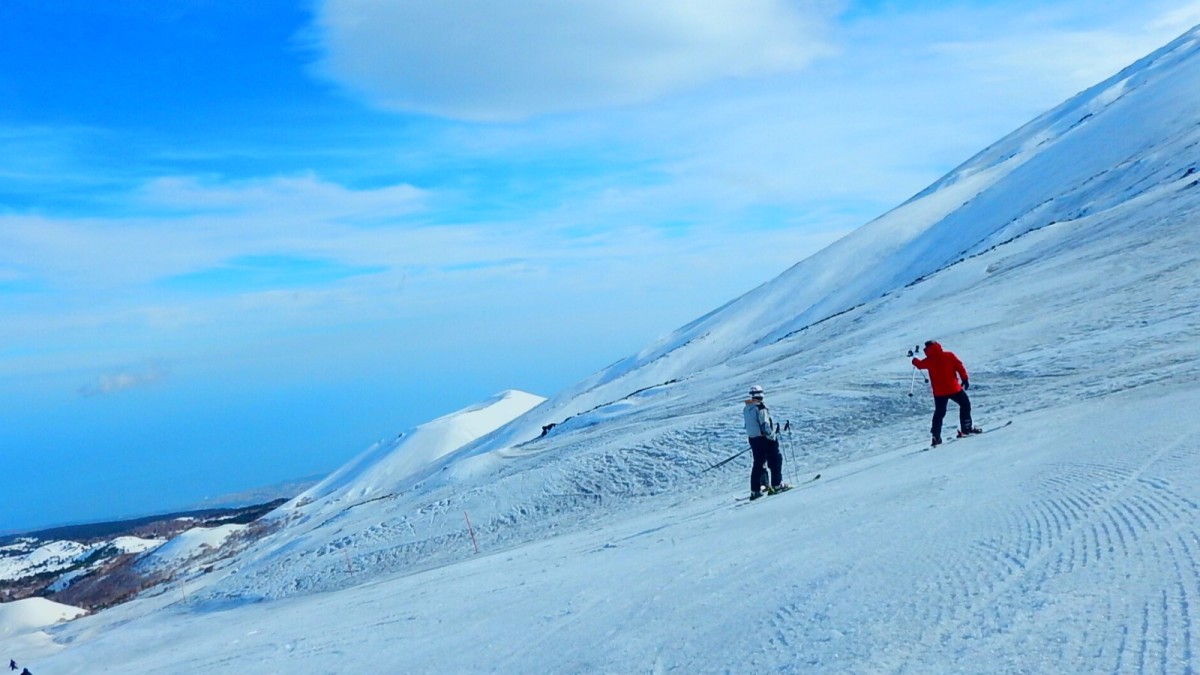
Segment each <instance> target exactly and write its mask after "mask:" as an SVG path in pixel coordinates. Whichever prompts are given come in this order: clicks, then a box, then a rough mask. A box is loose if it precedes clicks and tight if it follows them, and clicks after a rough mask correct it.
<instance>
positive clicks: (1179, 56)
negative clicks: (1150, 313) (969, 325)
mask: <svg viewBox="0 0 1200 675" xmlns="http://www.w3.org/2000/svg"><path fill="white" fill-rule="evenodd" d="M1198 51H1200V35H1198V34H1197V33H1196V32H1195V31H1192V32H1189V33H1188V34H1186V35H1184V36H1182V37H1180V38H1179V39H1178V40H1176V41H1174V42H1172V43H1171V44H1169V45H1167V46H1165V47H1163V48H1162V49H1160V50H1158V51H1157V52H1155V53H1154V54H1151V55H1149V56H1148V57H1146V58H1145V59H1143V60H1142V61H1139V62H1138V63H1136V64H1134V65H1132V66H1130V67H1129V68H1127V69H1125V70H1124V71H1122V72H1120V73H1118V74H1117V75H1115V76H1113V77H1112V78H1110V79H1108V80H1106V81H1104V82H1102V83H1100V84H1098V85H1096V86H1095V87H1092V88H1091V89H1089V90H1087V91H1085V92H1083V93H1081V94H1079V95H1078V96H1076V97H1074V98H1073V99H1071V100H1070V101H1068V102H1066V103H1065V104H1063V105H1062V106H1060V107H1058V108H1056V109H1055V110H1053V111H1051V112H1049V113H1047V114H1045V115H1043V116H1041V117H1040V118H1038V119H1037V120H1034V121H1033V122H1031V123H1030V124H1028V125H1026V126H1025V127H1023V128H1021V129H1020V130H1018V131H1016V132H1014V133H1013V134H1012V135H1010V136H1008V137H1007V138H1005V139H1003V140H1002V141H1000V142H999V143H997V144H995V145H993V146H992V147H990V148H988V149H987V150H985V151H983V152H981V153H979V154H978V155H976V156H975V157H974V158H972V159H971V160H970V161H968V162H966V163H965V164H963V165H962V166H961V167H959V168H957V169H955V170H954V171H953V172H951V173H950V174H948V175H947V176H946V177H944V178H942V179H941V180H939V181H938V182H937V183H935V184H934V185H932V186H930V187H929V188H928V189H926V190H924V191H922V192H921V193H920V194H918V195H917V196H915V197H913V198H912V199H911V200H909V201H908V202H906V203H905V204H903V205H901V206H900V207H898V208H896V209H894V210H892V211H891V212H889V213H887V214H885V215H884V216H882V217H880V218H879V219H877V220H875V221H873V222H871V223H869V224H867V225H866V226H864V227H862V228H859V229H858V230H857V231H855V232H853V233H851V234H850V235H849V236H847V237H845V238H843V239H842V240H840V241H838V242H836V243H834V244H833V245H831V246H830V247H828V248H827V249H826V250H824V251H821V252H820V253H819V254H817V255H814V256H812V257H810V258H808V259H806V260H804V261H802V262H800V263H799V264H797V265H796V266H794V267H793V268H791V269H790V270H788V271H786V272H785V273H783V274H782V275H781V276H780V277H778V278H776V279H774V280H772V281H771V282H769V283H767V284H764V285H763V286H761V287H759V288H757V289H755V290H753V291H751V292H750V293H748V294H746V295H745V296H743V297H741V298H739V299H737V300H735V301H733V302H731V303H729V304H727V305H725V306H723V307H721V308H720V309H718V310H716V311H714V312H712V313H710V314H708V315H706V316H704V317H702V318H700V319H698V320H696V321H694V322H692V323H691V324H689V325H687V326H685V327H683V328H681V329H679V330H678V331H676V332H674V333H673V334H671V335H668V336H666V337H665V338H663V339H662V340H661V341H659V342H658V343H656V344H654V345H651V346H649V347H647V348H646V349H644V350H643V351H641V352H640V353H638V354H636V355H634V356H631V357H629V358H628V359H625V360H623V361H620V362H618V363H616V364H614V365H612V366H611V367H609V368H607V369H605V370H603V371H601V372H599V373H597V374H596V375H595V376H593V377H592V378H589V379H587V380H585V381H584V382H581V383H580V384H579V385H577V386H575V387H573V388H571V389H570V390H568V391H566V392H563V393H562V394H560V395H558V396H555V397H553V398H552V400H551V401H550V402H549V403H548V404H547V405H546V406H544V407H543V409H542V410H539V411H538V417H537V419H530V420H528V423H527V424H523V425H520V426H514V427H512V428H511V432H512V433H510V434H508V435H507V436H505V437H504V438H503V439H502V440H501V442H507V443H511V442H519V441H521V440H524V439H526V438H528V437H529V435H530V434H531V433H532V432H533V431H534V430H535V429H536V428H538V427H539V426H540V424H545V423H548V422H557V421H560V420H561V419H562V418H564V417H568V416H570V415H574V414H577V413H579V412H582V411H584V410H587V409H590V408H592V407H594V406H597V405H601V404H604V403H608V402H611V401H616V400H619V399H621V398H622V397H624V396H626V395H628V394H629V393H630V392H633V391H636V390H639V389H643V388H645V387H651V386H655V385H658V384H661V383H664V382H668V381H671V380H674V379H678V378H682V377H688V376H691V375H692V374H694V373H696V372H697V371H701V370H704V369H707V368H710V367H713V366H716V365H718V364H721V363H724V362H726V361H728V360H729V359H730V358H733V357H736V356H738V355H741V354H745V353H747V352H749V351H752V350H754V349H757V348H759V347H762V346H764V345H769V344H771V343H773V342H775V341H777V340H779V339H781V338H782V337H784V336H786V335H789V334H791V333H793V332H794V331H797V330H800V329H802V328H803V327H805V326H808V325H811V324H813V323H815V322H817V321H820V320H822V319H825V318H827V317H829V316H832V315H835V314H837V313H839V312H843V311H846V310H847V309H850V308H852V307H855V306H857V305H860V304H862V303H864V302H867V301H869V300H872V299H875V298H878V297H880V296H881V295H883V294H884V293H887V292H889V291H892V290H894V289H896V288H900V287H902V286H904V285H906V284H908V283H911V282H913V281H915V280H917V279H920V278H923V277H925V276H928V275H929V274H932V273H933V272H935V271H937V270H939V269H942V268H944V267H945V266H947V265H949V264H952V263H954V262H955V261H957V260H960V259H962V258H963V257H965V256H969V255H973V254H975V253H978V252H980V251H984V250H987V249H988V248H990V247H992V246H994V245H996V244H998V243H1001V242H1004V241H1007V240H1009V239H1012V238H1013V237H1016V236H1019V235H1021V234H1024V233H1026V232H1029V231H1030V230H1033V229H1037V228H1040V227H1044V226H1046V225H1048V224H1050V223H1054V222H1061V221H1069V220H1075V219H1077V218H1080V217H1082V216H1084V215H1087V214H1091V213H1097V212H1102V211H1104V210H1107V209H1110V208H1113V207H1116V206H1118V205H1120V204H1123V203H1127V202H1129V201H1130V200H1132V199H1135V198H1137V197H1138V196H1139V195H1143V194H1147V193H1149V192H1151V191H1153V190H1155V189H1157V188H1160V187H1164V186H1170V185H1173V184H1176V183H1178V182H1179V181H1184V180H1186V181H1188V182H1190V181H1191V180H1192V179H1193V178H1192V175H1191V174H1192V172H1194V171H1196V166H1197V159H1198V158H1197V153H1196V150H1195V148H1196V145H1195V144H1196V142H1197V140H1198V139H1200V130H1198V129H1197V126H1196V117H1197V112H1198V110H1200V103H1198V101H1197V98H1196V96H1195V95H1194V92H1195V91H1197V90H1200V58H1197V52H1198ZM949 133H952V132H949ZM847 180H853V177H847ZM548 416H557V419H554V418H552V417H548Z"/></svg>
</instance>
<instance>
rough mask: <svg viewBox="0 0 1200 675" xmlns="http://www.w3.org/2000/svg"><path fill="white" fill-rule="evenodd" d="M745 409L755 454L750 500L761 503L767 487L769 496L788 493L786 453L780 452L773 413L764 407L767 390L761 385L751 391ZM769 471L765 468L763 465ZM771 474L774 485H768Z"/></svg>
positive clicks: (744, 414)
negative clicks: (785, 477) (784, 473)
mask: <svg viewBox="0 0 1200 675" xmlns="http://www.w3.org/2000/svg"><path fill="white" fill-rule="evenodd" d="M745 403H746V407H744V408H742V418H743V419H744V420H745V422H746V435H747V436H749V437H750V450H751V452H752V453H753V454H754V464H753V465H751V467H750V499H758V498H759V497H761V496H762V495H763V493H762V490H763V488H764V487H766V489H767V493H768V494H771V493H775V492H778V491H780V490H786V489H787V487H788V486H787V485H784V483H783V453H781V452H780V451H779V440H778V439H777V438H776V437H775V433H776V428H775V423H774V422H773V421H772V420H771V411H770V410H768V409H767V404H766V403H763V388H762V387H760V386H758V385H757V384H756V385H754V386H753V387H750V398H748V399H746V401H745ZM764 464H765V465H766V468H763V465H764ZM768 470H769V472H770V479H771V480H770V482H769V483H768V482H766V480H765V479H766V478H767V476H766V475H764V474H766V473H768Z"/></svg>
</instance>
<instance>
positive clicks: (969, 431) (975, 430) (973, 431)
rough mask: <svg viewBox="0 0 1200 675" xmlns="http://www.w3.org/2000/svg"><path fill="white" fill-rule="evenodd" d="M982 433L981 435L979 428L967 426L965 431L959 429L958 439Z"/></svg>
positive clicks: (981, 431) (981, 430)
mask: <svg viewBox="0 0 1200 675" xmlns="http://www.w3.org/2000/svg"><path fill="white" fill-rule="evenodd" d="M982 433H983V429H980V428H979V427H977V426H974V425H970V426H967V427H966V428H965V429H959V430H958V437H959V438H962V437H963V436H970V435H971V434H982Z"/></svg>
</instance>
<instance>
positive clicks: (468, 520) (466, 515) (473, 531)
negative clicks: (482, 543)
mask: <svg viewBox="0 0 1200 675" xmlns="http://www.w3.org/2000/svg"><path fill="white" fill-rule="evenodd" d="M463 517H464V518H466V519H467V532H470V533H471V545H472V546H474V547H475V554H476V555H478V554H479V542H478V541H476V540H475V528H474V527H471V516H470V515H469V514H467V512H466V511H463Z"/></svg>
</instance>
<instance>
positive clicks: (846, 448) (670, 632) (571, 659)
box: [0, 31, 1200, 673]
mask: <svg viewBox="0 0 1200 675" xmlns="http://www.w3.org/2000/svg"><path fill="white" fill-rule="evenodd" d="M1197 148H1200V32H1197V31H1193V32H1192V33H1190V34H1188V35H1185V36H1184V37H1182V38H1181V39H1180V40H1178V41H1176V42H1174V43H1172V44H1171V45H1168V46H1167V47H1165V48H1164V49H1163V50H1160V51H1159V52H1157V53H1155V54H1153V55H1151V56H1150V57H1148V58H1147V59H1145V60H1143V61H1141V62H1139V63H1137V64H1134V65H1133V66H1131V67H1130V68H1128V69H1127V70H1126V71H1124V72H1122V73H1120V74H1119V75H1117V76H1116V77H1114V78H1113V79H1111V80H1109V81H1107V82H1105V83H1102V84H1101V85H1099V86H1097V87H1095V88H1093V89H1091V90H1089V91H1087V92H1084V93H1083V94H1081V95H1080V96H1078V97H1076V98H1074V99H1072V100H1071V101H1068V102H1067V103H1066V104H1064V105H1063V106H1062V107H1060V108H1058V109H1056V110H1054V111H1051V112H1050V113H1048V114H1046V115H1044V116H1042V117H1041V118H1039V119H1038V120H1035V121H1034V122H1032V123H1030V124H1029V125H1027V126H1026V127H1024V128H1022V129H1020V130H1018V131H1017V132H1016V133H1014V134H1013V135H1012V136H1010V137H1008V138H1006V139H1004V140H1002V141H1000V142H999V143H998V144H996V145H995V146H993V147H991V148H989V149H987V150H985V151H984V152H982V153H980V154H979V155H978V156H977V157H975V158H974V159H972V160H971V161H970V162H968V163H966V164H965V165H963V166H962V167H960V168H959V169H958V170H956V171H955V172H953V173H951V174H950V175H948V176H947V177H946V178H944V179H943V180H941V181H939V182H938V183H937V184H935V185H933V186H931V187H930V188H929V189H928V190H926V191H924V192H922V193H921V194H920V195H917V196H916V197H914V198H913V199H912V200H910V201H909V202H907V203H906V204H904V205H902V206H900V207H899V208H897V209H896V210H894V211H892V212H891V213H889V214H886V215H885V216H883V217H882V218H880V219H879V220H877V221H875V222H873V223H870V224H868V225H866V226H865V227H863V228H862V229H860V230H859V231H857V232H855V233H854V234H852V235H851V236H849V237H847V238H846V239H844V240H842V241H840V242H838V243H837V244H835V245H833V246H831V247H830V248H829V249H827V250H825V251H823V252H821V253H819V254H817V255H815V256H813V257H812V258H810V259H808V260H805V261H803V262H801V263H800V264H798V265H797V266H796V267H794V268H793V269H791V270H789V271H788V272H786V273H785V274H784V275H782V276H781V277H780V278H778V279H776V280H774V281H772V282H771V283H769V284H766V285H764V286H763V287H761V288H759V289H756V290H755V291H753V292H751V293H749V294H747V295H746V296H745V297H743V298H739V299H737V300H735V301H733V302H731V303H729V304H727V305H725V306H724V307H722V308H720V309H718V310H716V311H715V312H713V313H711V314H709V315H707V316H705V317H703V318H701V319H699V320H697V321H696V322H693V323H692V324H690V325H689V326H686V327H684V328H682V329H681V330H680V331H678V332H677V333H676V334H674V335H672V336H670V337H668V338H667V339H665V340H664V341H662V342H661V343H659V344H656V345H653V346H651V347H649V348H647V349H646V350H645V351H643V352H642V353H641V354H638V355H635V356H634V357H631V358H630V359H628V360H626V361H623V362H621V363H618V364H615V365H614V366H613V367H611V368H609V369H607V370H605V371H603V372H601V373H598V374H597V375H596V376H594V377H593V378H590V379H588V380H587V381H585V382H582V383H580V384H579V385H577V386H576V387H573V388H571V389H570V390H569V391H566V392H562V393H560V394H558V395H555V396H553V397H552V398H551V399H549V400H548V401H545V402H540V399H538V398H537V397H532V396H527V395H521V394H516V393H512V392H510V393H507V394H505V395H502V396H500V397H497V399H493V400H491V401H488V402H485V403H484V404H481V406H479V407H478V408H477V409H472V410H469V411H462V412H461V413H457V414H453V415H450V416H447V417H446V418H442V419H441V420H439V421H435V422H433V423H430V425H429V426H428V427H423V428H421V429H418V430H415V431H414V432H413V433H411V434H407V435H405V436H404V437H402V438H400V439H397V441H396V442H393V443H385V444H381V445H379V446H377V447H375V448H372V449H370V450H368V451H367V452H366V453H364V454H363V455H362V456H360V457H359V458H357V459H356V460H355V461H353V462H351V463H350V464H349V465H347V467H346V468H345V469H343V470H342V471H340V472H338V474H336V475H335V476H332V477H331V478H330V479H329V480H328V481H326V482H325V483H323V484H322V485H319V486H317V487H316V488H314V489H313V490H312V491H310V493H308V494H306V495H304V496H303V497H302V498H300V499H297V500H294V501H293V502H292V503H290V504H288V505H285V506H284V507H282V508H281V509H279V510H278V511H277V512H276V513H275V514H273V516H272V517H273V519H274V523H275V525H276V527H277V528H278V529H277V530H276V531H275V532H274V533H273V534H271V535H270V536H268V537H266V538H265V539H263V540H262V541H260V542H258V543H257V544H256V545H254V546H252V547H251V548H249V549H248V550H247V551H246V552H245V553H243V554H241V555H239V556H236V557H234V558H230V559H228V560H225V561H220V562H217V563H215V564H214V566H213V570H212V572H211V573H210V574H205V575H202V576H199V577H195V578H191V579H189V580H188V581H186V582H184V583H180V584H178V585H177V586H175V587H174V588H173V589H172V590H171V591H170V592H161V593H156V594H155V595H153V596H150V597H144V598H142V599H139V600H138V601H135V602H131V603H127V604H125V605H122V606H119V607H115V608H113V609H110V610H106V611H104V612H101V613H99V614H97V615H94V616H90V617H86V618H82V619H79V620H76V621H74V622H72V623H70V624H67V625H64V626H59V627H55V628H53V629H49V630H50V634H51V635H52V636H54V638H55V640H56V644H53V645H42V646H27V645H25V646H22V647H23V648H25V649H28V650H29V652H30V653H28V654H15V656H17V657H18V658H19V659H24V660H25V661H34V660H36V663H37V664H38V666H39V667H41V668H44V669H45V670H48V671H50V672H95V671H97V670H100V671H101V672H103V671H104V670H106V669H107V670H118V669H120V670H131V671H135V672H144V673H157V672H161V673H181V672H211V671H213V670H216V669H222V668H224V669H227V668H230V667H235V668H237V669H240V670H248V671H251V672H289V673H296V672H314V673H318V672H319V673H324V672H506V673H507V672H512V673H517V672H621V673H624V672H668V671H674V672H761V671H776V672H805V673H808V672H811V673H929V672H938V673H941V672H953V673H1065V672H1114V673H1120V672H1154V673H1185V672H1194V671H1196V670H1197V669H1200V657H1198V656H1197V655H1198V654H1200V631H1198V630H1197V629H1196V625H1198V623H1200V616H1194V615H1193V612H1192V610H1193V609H1195V608H1197V607H1200V562H1197V561H1198V560H1200V419H1196V418H1193V417H1192V416H1190V415H1188V414H1187V411H1189V410H1191V409H1192V408H1194V407H1195V406H1197V405H1198V404H1200V313H1198V311H1197V310H1198V309H1200V260H1198V259H1197V256H1196V254H1195V253H1196V251H1200V226H1198V225H1200V187H1198V186H1200V175H1198V173H1197V168H1196V167H1197V163H1200V152H1198V150H1197ZM931 338H936V339H939V340H940V341H941V342H942V343H943V344H945V345H946V347H947V348H949V349H952V350H953V351H955V352H957V353H958V354H959V356H961V357H962V358H963V359H964V360H965V362H966V365H967V367H968V368H969V369H970V370H971V374H972V376H971V382H972V387H971V392H970V393H971V396H972V399H973V401H974V403H975V408H976V415H975V418H976V421H977V422H978V423H979V424H981V425H982V426H984V427H985V428H986V427H994V426H998V425H999V424H1001V423H1003V422H1005V421H1007V420H1009V419H1012V420H1014V423H1013V424H1012V425H1011V426H1009V427H1004V428H999V429H996V430H995V431H994V433H988V434H984V435H983V436H980V437H977V438H970V439H966V440H960V441H955V442H952V443H950V444H947V445H946V446H944V447H942V448H939V449H936V450H933V451H928V452H921V451H920V450H921V449H922V448H924V447H925V446H926V445H927V442H928V424H929V413H930V408H931V407H932V406H931V401H930V400H929V395H928V390H927V387H926V386H925V385H924V384H923V383H922V382H921V381H920V380H919V379H918V380H916V385H917V387H918V389H917V395H916V396H914V397H911V398H910V397H909V396H908V393H909V387H910V383H912V382H913V380H912V379H911V376H912V369H911V366H910V365H909V363H908V359H907V357H906V356H905V353H906V351H907V350H908V349H911V348H912V346H913V345H916V344H919V343H920V342H922V341H924V340H926V339H931ZM752 383H759V384H762V385H763V386H764V387H766V389H767V401H768V403H770V404H771V405H772V408H773V410H774V411H775V415H776V417H777V419H779V420H781V421H783V420H790V421H791V422H792V425H793V427H794V431H793V432H792V434H791V435H789V436H787V437H785V442H784V448H785V456H786V461H787V465H786V473H787V476H788V479H789V480H791V481H793V482H800V481H803V480H805V479H807V478H811V477H812V476H813V475H815V474H817V473H820V474H821V478H820V480H818V481H815V482H812V483H809V484H805V485H803V486H802V487H801V488H799V489H797V490H794V491H792V492H789V493H786V494H784V495H780V496H778V497H770V498H768V499H766V500H763V501H760V502H755V503H753V504H750V503H744V502H742V503H739V502H735V501H734V497H736V496H743V495H744V494H745V493H747V492H748V485H747V482H748V477H747V473H748V471H747V469H748V460H745V459H738V460H735V461H733V462H730V463H728V464H726V465H724V466H722V467H720V468H717V469H714V470H710V471H706V469H707V468H708V467H710V466H711V465H713V464H715V463H717V462H719V461H720V460H722V459H724V458H726V457H728V456H730V455H732V454H734V453H736V452H738V451H740V450H741V449H742V448H743V447H744V446H745V439H744V437H743V431H742V428H741V424H740V407H741V404H740V401H741V399H742V396H743V394H744V393H745V391H746V389H747V387H748V386H749V385H750V384H752ZM539 402H540V404H539ZM475 413H478V415H476V414H475ZM476 417H478V418H479V421H480V423H479V424H475V423H474V420H475V419H476ZM950 418H951V419H953V414H952V415H951V416H950ZM509 420H511V421H509ZM551 423H554V424H556V425H557V426H555V427H554V428H553V429H552V430H551V431H550V432H549V433H548V434H546V435H545V436H542V435H541V431H542V428H543V426H544V425H548V424H551ZM476 547H478V550H479V553H478V554H477V553H476ZM165 645H169V647H165ZM10 648H11V647H10V644H9V643H5V642H4V639H3V638H2V637H0V649H10ZM33 670H35V672H37V670H38V669H36V668H35V669H33Z"/></svg>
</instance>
